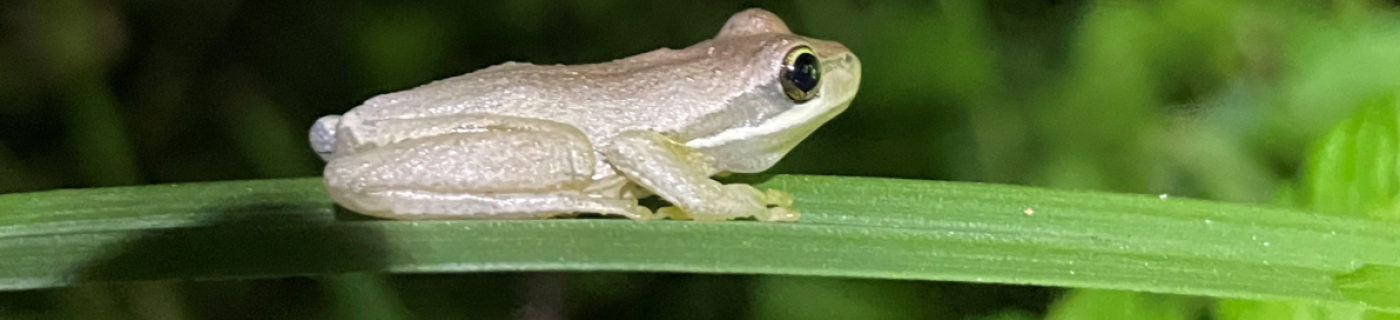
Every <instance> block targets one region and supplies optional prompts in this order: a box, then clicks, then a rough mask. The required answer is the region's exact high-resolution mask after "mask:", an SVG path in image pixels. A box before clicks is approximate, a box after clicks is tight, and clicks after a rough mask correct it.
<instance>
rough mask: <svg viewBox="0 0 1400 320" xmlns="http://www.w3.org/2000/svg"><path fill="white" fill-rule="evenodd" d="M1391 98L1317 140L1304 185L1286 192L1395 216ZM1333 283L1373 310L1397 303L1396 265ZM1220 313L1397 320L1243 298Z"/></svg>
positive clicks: (1399, 181) (1360, 214)
mask: <svg viewBox="0 0 1400 320" xmlns="http://www.w3.org/2000/svg"><path fill="white" fill-rule="evenodd" d="M1396 94H1397V91H1387V92H1385V93H1384V94H1379V95H1375V96H1373V97H1372V98H1371V99H1368V100H1365V101H1364V102H1362V103H1361V105H1359V106H1357V107H1356V108H1354V111H1353V114H1352V116H1351V117H1349V118H1347V119H1344V120H1342V121H1341V122H1339V123H1337V124H1336V125H1335V126H1333V127H1332V129H1330V130H1328V131H1327V133H1326V134H1325V135H1323V136H1322V137H1321V138H1319V139H1318V140H1317V142H1315V144H1314V146H1313V150H1312V152H1310V153H1309V154H1308V160H1307V166H1306V167H1305V168H1304V174H1303V183H1302V184H1300V185H1299V186H1298V187H1296V188H1286V189H1285V190H1286V191H1287V193H1289V194H1292V195H1293V197H1294V201H1296V202H1297V205H1298V206H1300V207H1304V208H1309V209H1312V210H1316V211H1317V212H1321V213H1325V214H1330V215H1335V216H1351V217H1356V218H1373V219H1384V220H1396V219H1397V218H1400V215H1397V213H1400V212H1397V210H1396V206H1395V204H1396V194H1397V191H1400V175H1397V172H1396V167H1397V165H1400V162H1397V161H1396V160H1397V155H1400V147H1397V141H1400V132H1398V131H1397V129H1396V121H1397V120H1400V118H1397V114H1396V108H1397V103H1396ZM1391 241H1394V240H1393V239H1392V240H1391ZM1390 253H1391V254H1397V253H1400V252H1396V251H1390ZM1333 281H1334V283H1333V284H1332V286H1333V288H1335V289H1336V290H1337V291H1338V292H1340V293H1342V295H1344V296H1346V297H1347V298H1349V299H1354V300H1358V301H1363V302H1365V303H1368V304H1374V305H1385V304H1392V305H1394V304H1400V268H1397V267H1396V266H1394V265H1366V266H1364V267H1362V268H1359V269H1357V270H1356V271H1354V272H1350V273H1346V274H1341V275H1337V276H1335V277H1334V278H1333ZM1217 316H1218V317H1219V318H1220V319H1223V320H1252V319H1294V320H1310V319H1400V315H1395V314H1381V313H1377V312H1372V311H1367V310H1364V309H1360V308H1355V307H1342V306H1320V305H1314V304H1309V303H1300V302H1256V301H1241V300H1222V301H1220V302H1219V306H1218V310H1217Z"/></svg>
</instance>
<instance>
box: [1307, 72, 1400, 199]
mask: <svg viewBox="0 0 1400 320" xmlns="http://www.w3.org/2000/svg"><path fill="white" fill-rule="evenodd" d="M1396 106H1397V104H1396V93H1395V91H1390V92H1386V93H1385V94H1383V95H1378V96H1375V97H1373V98H1371V99H1369V100H1366V101H1365V102H1363V103H1362V104H1361V105H1360V106H1357V107H1356V108H1355V110H1356V111H1355V113H1354V114H1353V115H1352V116H1351V117H1350V118H1348V119H1346V120H1343V121H1342V122H1341V123H1338V124H1337V125H1336V126H1334V127H1332V129H1331V130H1328V132H1327V134H1326V135H1324V136H1323V137H1322V138H1321V139H1319V140H1318V141H1317V142H1316V143H1315V145H1314V147H1313V150H1312V152H1310V153H1309V155H1308V162H1307V167H1306V168H1305V169H1304V170H1305V172H1304V179H1305V180H1304V183H1303V187H1302V188H1300V189H1301V190H1302V191H1303V192H1302V193H1301V194H1300V196H1302V197H1304V198H1302V199H1299V201H1300V205H1301V206H1302V207H1306V208H1311V209H1313V210H1317V211H1319V212H1323V213H1327V214H1333V215H1344V216H1357V217H1371V218H1379V219H1391V220H1394V219H1400V212H1397V211H1396V207H1395V203H1396V202H1395V201H1396V194H1397V192H1400V175H1397V172H1396V167H1397V165H1400V162H1397V161H1396V158H1397V156H1400V146H1397V141H1400V132H1397V130H1396V120H1397V118H1396Z"/></svg>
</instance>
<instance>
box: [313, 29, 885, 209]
mask: <svg viewBox="0 0 1400 320" xmlns="http://www.w3.org/2000/svg"><path fill="white" fill-rule="evenodd" d="M859 85H860V61H859V60H857V59H856V56H855V55H854V54H852V53H851V52H850V50H847V49H846V47H845V46H842V45H841V44H840V43H836V42H832V41H825V40H818V39H812V38H807V37H803V36H799V35H796V34H793V33H792V32H791V31H789V30H788V27H787V25H785V24H784V23H783V21H782V20H780V19H779V18H778V17H777V16H775V15H773V14H772V13H769V12H768V11H763V10H760V9H750V10H746V11H743V12H739V13H738V14H735V15H734V16H733V17H731V18H729V21H728V22H727V23H725V24H724V27H723V28H722V29H720V32H719V34H718V35H716V36H715V37H714V38H713V39H709V40H705V41H702V42H700V43H697V44H695V45H692V46H690V47H687V48H684V49H680V50H672V49H659V50H655V51H651V52H647V53H643V54H639V55H636V56H632V57H627V58H623V59H618V60H614V61H611V62H604V63H596V64H584V65H553V66H544V65H532V64H526V63H505V64H501V65H497V66H493V67H489V68H485V69H482V70H478V71H475V72H472V73H468V74H465V75H461V76H456V77H452V78H447V79H443V80H439V81H435V82H431V83H428V84H425V85H422V86H419V87H416V88H412V89H408V90H405V91H400V92H394V93H389V94H383V95H379V96H376V97H373V98H371V99H369V100H368V101H365V102H364V103H363V104H361V105H360V106H358V107H355V108H354V109H351V110H350V111H348V112H346V113H345V114H344V115H331V116H326V117H322V118H321V119H319V120H317V121H316V123H315V124H314V125H313V126H312V127H311V134H310V136H311V146H312V147H313V149H315V151H316V152H317V153H318V154H320V155H321V157H322V158H324V159H325V160H326V161H328V163H327V165H326V168H325V185H326V188H327V190H329V192H330V195H331V197H332V198H333V199H334V200H335V202H336V203H339V204H340V205H342V206H344V207H346V208H348V209H351V210H354V211H357V212H360V213H364V214H368V215H372V216H378V217H385V218H390V219H410V220H414V219H538V218H548V217H557V216H570V215H574V214H577V213H600V214H608V215H621V216H626V217H629V218H633V219H639V220H641V219H652V218H661V217H669V218H672V219H693V220H730V219H735V218H754V219H757V220H763V221H792V220H795V219H797V216H798V214H797V212H796V211H795V210H793V209H792V208H791V205H792V199H791V197H790V196H788V195H787V194H786V193H783V192H780V191H775V190H766V191H761V190H758V189H756V188H754V187H752V186H749V185H746V184H727V185H726V184H721V183H720V182H718V181H715V180H711V179H710V177H711V176H713V175H715V174H718V173H721V172H743V173H748V172H759V171H763V170H765V169H768V168H769V167H771V166H772V165H773V164H774V163H776V162H778V160H779V159H781V158H782V157H783V155H784V154H787V152H788V151H789V150H791V149H792V148H793V146H795V145H796V144H797V143H798V142H800V141H802V139H804V138H806V137H807V136H808V135H809V134H811V133H812V131H813V130H816V129H817V127H818V126H821V125H822V124H823V123H825V122H826V121H827V120H830V119H831V118H832V117H835V116H836V115H837V114H839V113H841V111H843V110H845V109H846V106H847V105H849V104H850V103H851V99H852V98H854V97H855V95H856V89H857V88H858V87H859ZM652 194H655V195H658V196H660V197H661V198H663V199H665V200H667V201H668V202H670V203H671V204H674V205H675V206H674V207H666V208H662V209H661V210H658V211H657V213H655V214H653V213H652V212H651V211H650V210H648V209H647V208H645V207H642V206H639V205H638V204H637V198H638V197H645V196H649V195H652Z"/></svg>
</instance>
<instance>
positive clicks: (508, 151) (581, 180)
mask: <svg viewBox="0 0 1400 320" xmlns="http://www.w3.org/2000/svg"><path fill="white" fill-rule="evenodd" d="M593 159H594V155H593V148H592V146H591V144H590V143H589V142H588V139H587V137H585V136H583V134H582V133H580V132H577V131H487V132H467V133H449V134H442V135H435V136H429V137H423V138H419V139H414V140H407V141H402V142H397V143H393V144H388V145H384V146H380V147H378V148H374V149H370V150H365V151H364V152H361V153H357V154H354V155H349V156H345V157H341V158H336V159H334V160H332V161H331V162H329V163H328V164H327V165H326V172H325V177H326V187H327V189H328V190H329V191H330V194H331V196H332V197H333V198H335V200H336V202H337V203H340V204H341V205H343V206H345V207H346V208H349V209H351V210H355V211H357V212H361V213H364V214H368V215H373V216H380V217H386V218H393V219H531V218H545V217H550V216H556V215H561V214H568V213H574V212H596V213H607V214H618V215H624V216H628V217H632V218H641V217H643V215H641V214H640V212H639V211H638V209H641V210H645V209H644V208H641V207H639V206H637V204H636V201H635V200H625V199H598V198H592V197H589V196H587V195H586V194H585V193H584V192H583V190H584V189H585V188H587V187H588V186H589V184H590V183H591V182H592V175H593V166H594V161H593Z"/></svg>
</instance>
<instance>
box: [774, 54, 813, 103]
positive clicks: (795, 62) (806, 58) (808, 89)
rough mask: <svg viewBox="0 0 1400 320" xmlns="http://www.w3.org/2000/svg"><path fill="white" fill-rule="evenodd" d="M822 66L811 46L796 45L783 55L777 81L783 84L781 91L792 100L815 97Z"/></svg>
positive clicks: (805, 99)
mask: <svg viewBox="0 0 1400 320" xmlns="http://www.w3.org/2000/svg"><path fill="white" fill-rule="evenodd" d="M821 80H822V66H821V61H820V60H818V59H817V54H816V53H815V52H812V48H810V47H807V46H798V47H795V48H792V50H791V51H788V53H787V56H785V57H783V66H782V71H781V72H779V73H778V81H779V82H782V84H783V92H784V93H787V96H788V99H792V101H794V102H798V103H801V102H806V101H807V100H812V98H816V97H817V91H818V89H821Z"/></svg>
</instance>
